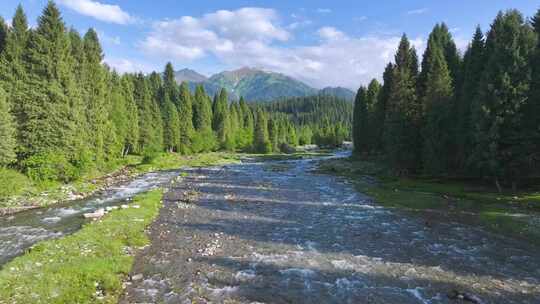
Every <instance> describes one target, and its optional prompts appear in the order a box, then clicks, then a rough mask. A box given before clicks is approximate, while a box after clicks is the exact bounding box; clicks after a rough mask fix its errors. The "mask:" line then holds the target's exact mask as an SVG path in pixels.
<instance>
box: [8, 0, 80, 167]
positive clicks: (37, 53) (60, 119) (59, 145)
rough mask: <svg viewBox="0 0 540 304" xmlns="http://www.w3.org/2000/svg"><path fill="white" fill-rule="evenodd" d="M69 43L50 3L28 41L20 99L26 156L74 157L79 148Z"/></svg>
mask: <svg viewBox="0 0 540 304" xmlns="http://www.w3.org/2000/svg"><path fill="white" fill-rule="evenodd" d="M70 56H71V50H70V43H69V38H68V35H67V34H66V30H65V26H64V22H63V21H62V18H61V16H60V11H59V10H58V8H57V7H56V5H55V4H54V3H53V2H49V3H48V4H47V6H46V7H45V9H44V10H43V13H42V15H41V16H40V17H39V20H38V25H37V28H36V29H35V31H34V32H33V33H32V35H31V36H30V38H29V41H28V47H27V48H26V52H25V55H24V61H25V63H26V69H27V71H28V75H27V78H26V87H27V88H32V89H31V90H26V92H25V96H24V97H22V98H21V105H20V106H21V111H20V112H21V116H22V117H21V120H20V126H19V128H20V130H21V136H20V140H21V152H22V154H23V155H24V156H26V157H28V156H30V155H33V154H36V153H40V152H47V151H51V150H55V151H59V153H62V154H64V155H66V156H67V157H72V156H73V152H74V151H73V148H74V147H76V146H77V145H76V144H75V142H76V136H77V130H76V129H75V128H76V126H77V123H76V122H75V121H74V117H78V115H74V113H73V109H72V104H71V97H72V96H71V94H72V90H73V84H74V83H73V79H72V75H71V66H70V65H69V63H70V62H71V60H70Z"/></svg>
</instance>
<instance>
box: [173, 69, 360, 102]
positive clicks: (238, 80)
mask: <svg viewBox="0 0 540 304" xmlns="http://www.w3.org/2000/svg"><path fill="white" fill-rule="evenodd" d="M176 77H177V78H176V79H177V81H178V82H179V83H180V82H182V81H188V82H189V84H190V88H191V89H192V90H195V87H196V86H197V85H203V86H204V89H205V90H206V92H207V93H208V94H209V95H214V94H216V93H217V92H219V90H220V89H221V88H225V89H227V91H228V93H229V95H230V98H231V99H234V100H238V99H239V98H240V96H243V97H244V98H245V99H246V100H249V101H271V100H275V99H279V98H288V97H304V96H312V95H318V94H323V95H331V96H337V97H340V98H344V99H347V100H352V99H353V98H354V93H353V92H352V91H350V90H348V89H345V88H325V89H323V90H321V91H319V90H317V89H314V88H312V87H310V86H308V85H307V84H305V83H303V82H301V81H299V80H297V79H294V78H292V77H290V76H287V75H284V74H280V73H275V72H268V71H263V70H259V69H253V68H247V67H244V68H241V69H238V70H233V71H224V72H221V73H218V74H215V75H213V76H211V77H210V78H206V77H205V76H203V75H201V74H199V73H197V72H195V71H193V70H189V69H183V70H181V71H178V72H176Z"/></svg>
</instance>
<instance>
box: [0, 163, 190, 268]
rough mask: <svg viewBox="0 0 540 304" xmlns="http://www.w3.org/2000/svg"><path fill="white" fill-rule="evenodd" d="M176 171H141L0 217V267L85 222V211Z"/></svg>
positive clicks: (164, 181)
mask: <svg viewBox="0 0 540 304" xmlns="http://www.w3.org/2000/svg"><path fill="white" fill-rule="evenodd" d="M179 173H180V172H179V171H162V172H155V173H148V174H143V175H141V176H138V177H136V178H135V179H133V180H132V181H129V182H126V183H123V184H120V185H117V186H115V187H111V188H109V189H107V190H105V191H102V192H100V193H98V194H96V195H93V196H91V197H88V198H86V199H82V200H77V201H72V202H68V203H64V204H56V205H54V206H51V207H47V208H41V209H33V210H28V211H24V212H20V213H16V214H14V215H12V216H5V217H0V267H1V266H2V265H4V264H5V263H6V262H8V261H10V260H11V259H13V258H14V257H15V256H18V255H20V254H22V253H24V251H25V250H26V249H28V248H29V247H31V246H32V245H34V244H35V243H37V242H39V241H43V240H47V239H51V238H57V237H62V236H64V235H67V234H70V233H73V232H75V231H77V230H79V229H80V228H81V226H82V225H83V224H84V223H86V222H88V221H89V220H86V219H84V218H83V214H84V213H90V212H94V211H96V210H98V209H101V208H106V207H109V206H119V205H121V204H125V203H127V202H129V201H130V200H131V199H132V198H133V197H134V196H135V195H137V194H139V193H143V192H146V191H149V190H151V189H154V188H157V187H163V186H167V185H168V184H169V183H170V182H171V181H172V180H173V179H174V178H175V177H176V176H178V174H179Z"/></svg>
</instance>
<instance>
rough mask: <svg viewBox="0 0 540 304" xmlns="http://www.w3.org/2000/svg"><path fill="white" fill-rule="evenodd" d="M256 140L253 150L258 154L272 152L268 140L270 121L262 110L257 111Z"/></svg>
mask: <svg viewBox="0 0 540 304" xmlns="http://www.w3.org/2000/svg"><path fill="white" fill-rule="evenodd" d="M254 134H255V138H254V142H253V148H254V150H255V152H257V153H268V152H270V151H272V146H271V143H270V141H269V140H268V121H267V119H266V115H265V113H264V112H263V110H262V109H260V108H259V109H257V119H256V121H255V132H254Z"/></svg>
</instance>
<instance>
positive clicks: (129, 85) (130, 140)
mask: <svg viewBox="0 0 540 304" xmlns="http://www.w3.org/2000/svg"><path fill="white" fill-rule="evenodd" d="M121 86H122V95H123V97H124V106H125V109H126V115H125V117H126V126H125V128H126V134H125V135H126V137H125V138H124V149H123V151H122V156H126V155H128V154H129V153H131V152H138V146H139V145H138V143H139V132H140V130H139V110H138V107H137V103H136V102H135V99H134V97H133V91H134V88H133V81H132V80H131V78H130V76H127V75H124V76H123V77H122V80H121Z"/></svg>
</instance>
